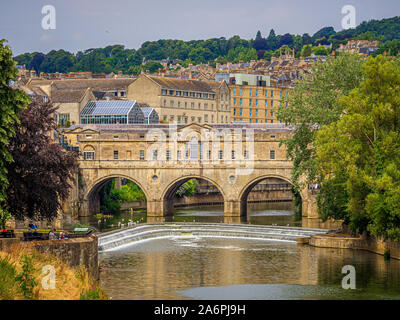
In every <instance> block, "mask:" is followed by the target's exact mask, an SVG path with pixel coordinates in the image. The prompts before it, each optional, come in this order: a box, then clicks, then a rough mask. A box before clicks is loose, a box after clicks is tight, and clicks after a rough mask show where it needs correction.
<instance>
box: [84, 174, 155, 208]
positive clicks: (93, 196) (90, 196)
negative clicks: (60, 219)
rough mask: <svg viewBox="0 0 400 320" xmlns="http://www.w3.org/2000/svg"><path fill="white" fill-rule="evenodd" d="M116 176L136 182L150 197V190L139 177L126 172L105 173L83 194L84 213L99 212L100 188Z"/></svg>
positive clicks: (147, 197)
mask: <svg viewBox="0 0 400 320" xmlns="http://www.w3.org/2000/svg"><path fill="white" fill-rule="evenodd" d="M114 178H124V179H127V180H130V181H132V182H134V183H136V184H137V185H138V186H139V188H140V189H141V190H142V191H143V193H144V194H145V196H146V200H148V199H149V193H148V190H147V189H146V188H145V187H144V186H143V183H141V182H140V181H138V180H137V179H135V178H133V177H131V176H129V175H125V174H120V173H115V174H109V175H105V176H103V177H101V178H98V179H96V180H95V181H93V182H92V183H90V184H89V185H88V186H87V188H86V192H85V193H84V196H83V203H84V207H83V208H82V210H83V212H82V214H83V215H86V214H87V213H88V214H93V213H98V212H99V211H100V198H99V192H100V190H101V189H102V188H103V187H104V185H105V184H106V183H107V182H109V181H110V180H111V179H114Z"/></svg>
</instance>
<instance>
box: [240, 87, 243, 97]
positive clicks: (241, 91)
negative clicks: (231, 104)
mask: <svg viewBox="0 0 400 320" xmlns="http://www.w3.org/2000/svg"><path fill="white" fill-rule="evenodd" d="M240 95H241V96H242V95H243V89H242V88H240Z"/></svg>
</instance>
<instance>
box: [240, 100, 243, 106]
mask: <svg viewBox="0 0 400 320" xmlns="http://www.w3.org/2000/svg"><path fill="white" fill-rule="evenodd" d="M239 104H240V105H241V106H242V105H243V99H242V98H240V101H239Z"/></svg>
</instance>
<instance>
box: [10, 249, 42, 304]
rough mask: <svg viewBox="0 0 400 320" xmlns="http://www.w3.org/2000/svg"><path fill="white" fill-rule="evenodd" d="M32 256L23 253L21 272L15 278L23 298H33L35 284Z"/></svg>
mask: <svg viewBox="0 0 400 320" xmlns="http://www.w3.org/2000/svg"><path fill="white" fill-rule="evenodd" d="M32 258H33V257H32V256H30V257H29V256H28V255H26V254H24V258H23V259H22V272H21V273H20V274H19V275H17V276H16V278H15V280H16V281H17V282H18V283H19V286H20V289H21V291H22V293H23V295H24V297H25V299H32V298H33V289H34V288H35V287H36V286H37V282H36V281H35V279H34V276H33V273H34V271H35V269H34V267H33V262H32Z"/></svg>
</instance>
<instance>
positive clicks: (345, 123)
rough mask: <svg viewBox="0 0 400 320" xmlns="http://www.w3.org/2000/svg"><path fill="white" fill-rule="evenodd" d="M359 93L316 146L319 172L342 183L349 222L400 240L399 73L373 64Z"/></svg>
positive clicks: (344, 100)
mask: <svg viewBox="0 0 400 320" xmlns="http://www.w3.org/2000/svg"><path fill="white" fill-rule="evenodd" d="M363 75H364V79H363V81H362V82H361V83H360V85H359V87H356V88H355V89H353V90H352V91H350V92H349V93H348V94H345V95H343V96H342V97H341V98H340V99H339V106H340V108H341V109H342V110H343V115H342V116H341V117H340V119H339V120H338V121H335V122H333V123H331V124H327V125H325V126H322V127H321V129H320V130H319V131H318V133H317V135H316V140H315V148H316V164H317V167H318V171H319V172H320V173H321V176H322V178H323V179H325V180H327V181H328V182H327V183H328V184H330V183H332V181H334V180H335V179H342V180H344V183H343V184H342V188H343V187H344V189H345V190H346V192H347V193H348V200H347V203H346V206H347V211H348V212H349V214H350V220H351V222H353V224H354V225H355V226H356V227H359V228H360V227H362V226H361V225H360V222H362V223H363V225H366V227H367V230H368V231H369V232H370V233H371V234H373V235H375V236H384V237H386V238H391V239H395V240H400V96H399V95H398V94H396V93H398V92H400V68H399V65H398V64H397V63H395V62H394V61H392V60H389V59H387V58H385V57H383V56H378V57H376V58H373V57H371V58H369V59H368V61H367V62H366V63H365V65H364V66H363Z"/></svg>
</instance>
